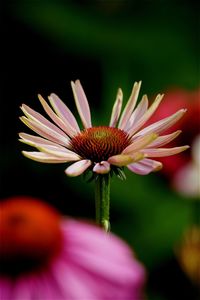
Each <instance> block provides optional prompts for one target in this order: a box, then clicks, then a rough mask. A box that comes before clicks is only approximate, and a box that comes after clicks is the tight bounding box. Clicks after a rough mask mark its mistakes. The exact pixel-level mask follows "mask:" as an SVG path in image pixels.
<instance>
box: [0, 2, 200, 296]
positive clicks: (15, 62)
mask: <svg viewBox="0 0 200 300" xmlns="http://www.w3.org/2000/svg"><path fill="white" fill-rule="evenodd" d="M1 15H2V16H1V53H2V56H1V58H2V62H1V70H0V72H1V118H0V122H1V127H0V134H1V146H0V164H1V167H0V170H1V171H0V172H1V178H0V198H1V199H4V198H6V197H10V196H14V195H30V196H35V197H39V198H41V199H43V200H44V201H46V202H48V203H51V204H52V205H53V206H55V207H57V208H58V209H59V210H60V211H61V212H62V213H63V214H66V215H69V216H74V217H78V218H84V219H94V212H95V208H94V185H93V183H86V182H85V181H84V179H83V178H82V177H78V178H68V177H66V176H65V174H64V169H65V167H66V166H65V165H46V164H40V163H37V162H33V161H31V160H28V159H27V158H25V157H23V156H22V154H21V151H22V150H24V149H25V148H26V150H27V149H28V146H27V147H26V146H25V145H23V144H20V143H19V142H18V132H21V131H24V132H29V131H28V129H27V128H25V126H24V125H23V124H21V123H20V121H19V116H20V115H21V114H22V113H21V111H20V105H21V104H22V103H26V104H27V105H29V106H31V107H32V108H34V109H35V110H37V111H39V112H41V113H43V110H42V108H41V106H40V104H39V101H38V100H37V94H38V93H40V94H42V96H43V97H45V98H46V97H47V96H48V95H49V94H50V93H51V92H55V93H56V94H58V95H59V96H60V98H61V99H62V100H63V101H64V102H65V103H66V104H67V105H68V107H69V108H70V109H71V110H72V112H73V113H74V114H75V115H76V116H77V112H76V109H75V104H74V100H73V95H72V91H71V86H70V81H71V80H76V79H80V80H81V83H82V85H83V87H84V90H85V92H86V95H87V98H88V100H89V103H90V107H91V111H92V119H93V124H94V125H99V124H105V125H106V124H108V122H109V118H110V113H111V109H112V105H113V102H114V100H115V96H116V92H117V88H118V87H121V88H122V90H123V92H124V99H125V100H127V99H128V97H129V94H130V92H131V89H132V85H133V83H134V81H139V80H142V82H143V84H142V90H141V95H142V94H147V95H149V97H150V99H152V100H153V98H154V96H155V95H156V94H157V93H165V95H166V96H165V98H164V103H163V104H162V105H161V110H160V112H159V111H158V113H157V115H156V116H155V118H158V119H160V118H162V117H164V116H167V115H170V114H171V113H173V112H175V111H176V110H178V109H180V108H183V107H187V108H188V113H187V116H186V117H185V118H184V120H182V121H181V122H180V123H179V124H178V127H176V128H181V129H183V133H182V135H181V137H180V138H179V139H178V140H177V143H176V145H183V144H189V145H192V144H193V142H194V141H195V139H196V137H198V134H199V127H200V124H199V118H200V104H199V87H200V80H199V79H200V72H199V53H200V49H199V4H198V2H197V1H193V0H190V1H184V0H183V1H178V0H176V1H174V0H154V1H153V0H146V1H144V0H143V1H135V0H134V1H131V0H126V1H123V0H121V1H120V0H116V1H100V0H93V1H91V0H88V1H77V0H76V1H75V0H74V1H64V0H40V1H39V0H35V1H33V0H28V1H27V0H26V1H23V0H15V1H10V0H8V1H4V3H3V2H2V3H1ZM192 153H193V152H192V151H191V150H190V151H187V153H183V154H179V155H177V156H176V157H173V158H171V159H168V160H166V161H165V166H164V169H163V171H161V172H159V173H156V174H151V175H148V176H139V175H135V174H132V173H131V172H129V171H125V172H126V175H127V180H126V181H120V180H119V179H117V178H114V179H113V180H112V183H111V226H112V231H113V232H115V233H116V234H117V235H119V236H120V237H121V238H123V239H124V240H126V241H127V242H128V243H129V245H130V246H131V247H133V249H134V251H135V253H136V255H137V257H138V258H139V259H140V260H141V261H142V262H143V263H144V265H145V266H146V268H147V270H148V282H147V297H148V299H150V300H167V299H170V300H173V299H176V300H177V299H181V300H184V299H187V300H188V299H191V300H192V299H197V297H198V288H197V286H198V282H197V281H198V279H196V277H195V275H194V274H193V275H194V276H191V271H190V272H189V271H188V270H187V267H186V268H184V263H183V261H184V259H185V257H186V260H187V257H190V256H191V255H193V246H194V245H193V244H192V242H191V245H189V246H188V247H189V249H190V255H189V254H188V253H187V251H185V252H186V256H184V255H182V256H181V255H180V253H183V251H182V250H180V249H181V247H184V240H183V235H184V234H185V232H186V230H187V229H188V228H189V229H190V228H192V227H193V225H195V226H197V225H198V224H199V223H198V222H199V215H198V213H199V211H200V209H199V208H198V206H199V194H198V188H196V187H194V188H193V187H191V185H190V184H189V187H188V188H187V187H186V188H185V186H184V187H180V184H177V181H176V179H177V178H179V176H178V175H177V174H178V173H177V172H178V171H179V170H181V169H182V168H185V166H187V165H188V164H190V165H191V164H192V166H194V167H195V168H196V164H197V159H196V158H194V155H193V154H192ZM182 170H184V169H182ZM183 172H184V171H183ZM185 174H186V173H184V176H183V177H184V178H185V176H186V175H185ZM195 174H198V172H197V173H195ZM194 176H195V177H194V178H195V179H194V182H195V181H196V182H197V184H196V186H197V185H198V180H199V177H198V175H194ZM189 178H191V177H189ZM192 178H193V177H192ZM188 180H189V181H190V179H188ZM189 181H187V182H189ZM192 183H193V180H191V184H192ZM181 245H182V246H181ZM194 248H195V250H196V245H195V246H194ZM181 251H182V252H181ZM185 252H184V253H185ZM182 257H183V258H182ZM186 265H187V263H186ZM199 268H200V266H199ZM192 272H193V271H192ZM193 277H195V279H194V278H193Z"/></svg>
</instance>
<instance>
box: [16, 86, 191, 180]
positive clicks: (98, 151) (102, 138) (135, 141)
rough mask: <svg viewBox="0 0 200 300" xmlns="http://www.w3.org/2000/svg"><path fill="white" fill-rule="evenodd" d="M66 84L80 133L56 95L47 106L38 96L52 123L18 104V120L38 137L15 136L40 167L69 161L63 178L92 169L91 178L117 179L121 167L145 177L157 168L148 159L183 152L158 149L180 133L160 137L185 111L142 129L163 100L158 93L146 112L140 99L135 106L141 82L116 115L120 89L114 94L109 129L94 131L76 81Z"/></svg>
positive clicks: (156, 162) (143, 101)
mask: <svg viewBox="0 0 200 300" xmlns="http://www.w3.org/2000/svg"><path fill="white" fill-rule="evenodd" d="M71 84H72V90H73V94H74V98H75V103H76V106H77V109H78V112H79V115H80V118H81V121H82V124H83V129H82V130H80V128H79V125H78V123H77V121H76V119H75V117H74V115H73V114H72V112H71V111H70V110H69V109H68V107H67V106H66V105H65V104H64V103H63V102H62V101H61V100H60V99H59V98H58V96H56V95H55V94H51V95H50V96H49V102H50V104H51V106H50V105H49V104H48V103H47V102H46V101H45V100H44V99H43V98H42V97H41V96H40V95H39V100H40V102H41V104H42V106H43V108H44V110H45V111H46V113H47V115H48V116H49V117H50V119H51V120H52V121H53V122H51V121H49V120H48V119H46V118H44V117H43V116H42V115H41V114H39V113H38V112H36V111H34V110H33V109H31V108H30V107H28V106H27V105H25V104H23V105H22V107H21V108H22V111H23V112H24V114H25V116H22V117H21V120H22V121H23V122H24V123H25V124H26V125H27V126H28V127H29V128H30V129H31V130H33V131H34V132H36V133H37V134H38V135H39V136H34V135H29V134H25V133H20V134H19V136H20V138H21V139H20V141H22V142H24V143H26V144H29V145H31V146H33V147H35V148H37V150H38V151H36V152H35V151H34V152H27V151H23V154H24V155H25V156H27V157H28V158H30V159H33V160H36V161H39V162H44V163H67V162H74V163H72V164H71V165H70V166H69V167H68V168H67V169H66V170H65V173H66V174H67V175H69V176H77V175H80V174H82V173H84V172H85V171H86V170H92V171H93V173H95V174H106V173H109V172H115V173H116V174H117V175H120V174H121V170H122V168H123V167H124V166H127V167H128V169H129V170H131V171H132V172H134V173H137V174H141V175H146V174H149V173H150V172H154V171H157V170H159V169H161V168H162V163H160V162H158V161H156V160H154V159H152V158H154V157H163V156H169V155H174V154H177V153H179V152H181V151H184V150H185V149H187V148H188V146H181V147H174V148H161V147H162V146H164V145H166V144H167V143H169V142H170V141H172V140H173V139H175V138H176V137H177V136H178V135H179V134H180V132H181V131H180V130H177V131H175V132H173V133H170V134H166V135H160V134H162V133H163V132H164V131H166V130H167V129H168V128H170V127H171V126H172V125H173V124H174V123H176V122H177V121H178V120H179V119H180V118H181V117H182V116H183V115H184V113H185V111H186V110H185V109H180V110H179V111H177V112H176V113H174V114H173V115H171V116H168V117H166V118H164V119H162V120H159V121H157V122H155V123H153V124H151V125H148V126H147V127H146V128H144V125H145V123H146V122H147V121H148V120H149V119H150V117H151V116H152V115H153V114H154V112H155V111H156V109H157V107H158V106H159V104H160V102H161V100H162V98H163V95H160V94H159V95H158V96H157V97H156V99H155V101H154V102H153V103H152V105H151V106H150V107H148V98H147V96H146V95H144V96H143V97H142V99H141V101H140V103H139V104H138V105H137V107H136V103H137V99H138V95H139V91H140V86H141V82H136V83H135V84H134V86H133V89H132V93H131V96H130V98H129V100H128V102H127V104H126V106H125V108H124V110H123V112H122V114H121V109H122V98H123V94H122V90H121V89H119V90H118V92H117V97H116V101H115V103H114V106H113V109H112V114H111V118H110V123H109V126H98V127H95V126H92V121H91V114H90V108H89V104H88V101H87V98H86V96H85V93H84V90H83V88H82V86H81V83H80V81H79V80H77V81H75V82H72V83H71ZM120 114H121V116H120Z"/></svg>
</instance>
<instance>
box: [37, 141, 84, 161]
mask: <svg viewBox="0 0 200 300" xmlns="http://www.w3.org/2000/svg"><path fill="white" fill-rule="evenodd" d="M36 148H37V149H38V150H40V151H41V152H44V153H47V154H50V155H53V156H55V157H60V158H62V159H66V160H67V161H76V160H80V159H81V157H80V156H79V155H78V154H76V153H75V152H73V151H71V150H68V149H66V148H65V149H59V148H58V147H54V146H51V145H48V146H43V145H39V144H38V145H37V146H36Z"/></svg>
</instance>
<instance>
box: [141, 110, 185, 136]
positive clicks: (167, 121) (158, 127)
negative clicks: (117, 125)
mask: <svg viewBox="0 0 200 300" xmlns="http://www.w3.org/2000/svg"><path fill="white" fill-rule="evenodd" d="M185 112H186V109H180V110H179V111H177V112H176V113H175V114H173V115H171V116H169V117H167V118H164V119H162V120H160V121H158V122H156V123H153V124H151V125H149V126H147V127H146V128H144V129H142V130H141V131H139V132H137V134H135V137H136V136H140V135H143V134H147V133H150V132H155V133H157V134H160V133H162V132H163V131H165V130H167V129H168V128H169V127H171V126H172V125H174V124H175V123H176V122H177V121H178V120H179V119H180V118H182V116H183V115H184V114H185Z"/></svg>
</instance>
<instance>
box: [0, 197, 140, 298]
mask: <svg viewBox="0 0 200 300" xmlns="http://www.w3.org/2000/svg"><path fill="white" fill-rule="evenodd" d="M0 213H1V218H0V235H1V243H0V263H1V269H0V299H1V300H21V299H23V300H35V299H37V300H69V299H70V300H83V299H87V300H108V299H110V300H112V299H113V300H115V299H123V300H130V299H131V300H141V299H144V298H143V296H144V295H143V288H144V283H145V270H144V268H143V266H142V265H141V264H140V263H139V262H138V261H137V259H136V258H135V257H134V256H133V254H132V251H131V250H130V249H129V247H128V246H127V245H126V243H124V242H123V241H122V240H120V239H119V238H118V237H116V236H114V235H112V234H110V235H107V234H105V233H104V232H103V231H102V230H101V229H100V228H99V227H97V226H95V225H92V224H88V223H86V222H82V221H75V220H72V219H67V218H63V217H61V216H60V215H59V213H58V212H57V211H56V210H55V209H54V208H52V207H50V206H49V205H47V204H45V203H43V202H41V201H40V200H38V199H33V198H31V197H13V198H9V199H5V200H3V201H2V202H1V203H0Z"/></svg>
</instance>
